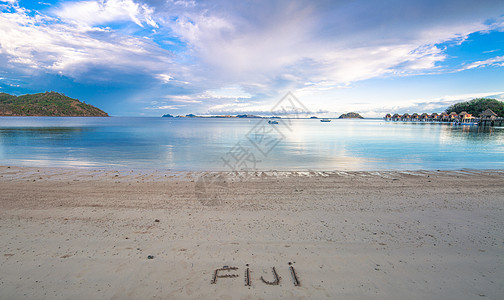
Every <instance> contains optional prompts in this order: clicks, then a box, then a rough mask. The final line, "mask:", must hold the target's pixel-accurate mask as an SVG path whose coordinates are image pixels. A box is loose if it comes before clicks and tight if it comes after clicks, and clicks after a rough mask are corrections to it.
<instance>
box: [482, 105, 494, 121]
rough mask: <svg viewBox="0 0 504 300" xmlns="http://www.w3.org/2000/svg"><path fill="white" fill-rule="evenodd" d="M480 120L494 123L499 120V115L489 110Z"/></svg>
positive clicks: (483, 113)
mask: <svg viewBox="0 0 504 300" xmlns="http://www.w3.org/2000/svg"><path fill="white" fill-rule="evenodd" d="M480 118H481V120H487V121H488V120H490V121H493V120H495V119H496V118H497V114H496V113H495V112H494V111H493V110H491V109H490V108H488V109H487V110H485V111H484V112H482V113H481V114H480Z"/></svg>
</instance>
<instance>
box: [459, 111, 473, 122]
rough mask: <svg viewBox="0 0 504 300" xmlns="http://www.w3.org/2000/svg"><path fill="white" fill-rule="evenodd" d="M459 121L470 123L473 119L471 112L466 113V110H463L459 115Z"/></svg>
mask: <svg viewBox="0 0 504 300" xmlns="http://www.w3.org/2000/svg"><path fill="white" fill-rule="evenodd" d="M459 121H460V122H462V123H471V122H472V121H474V117H473V116H472V114H468V113H467V112H465V111H463V112H461V113H460V115H459Z"/></svg>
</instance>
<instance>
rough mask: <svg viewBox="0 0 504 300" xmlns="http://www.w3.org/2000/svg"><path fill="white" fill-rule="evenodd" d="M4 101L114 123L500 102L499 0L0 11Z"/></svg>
mask: <svg viewBox="0 0 504 300" xmlns="http://www.w3.org/2000/svg"><path fill="white" fill-rule="evenodd" d="M0 11H1V14H0V92H5V93H11V94H16V95H20V94H26V93H37V92H44V91H49V90H53V91H58V92H62V93H64V94H66V95H68V96H70V97H73V98H78V99H80V100H84V101H86V102H87V103H91V104H93V105H96V106H98V107H99V108H102V109H103V110H105V111H107V112H108V113H109V114H111V115H114V116H161V115H163V114H166V113H170V114H174V115H178V114H187V113H196V114H228V113H229V114H238V113H243V112H252V113H257V114H266V113H267V112H268V111H269V110H270V109H271V108H272V107H273V106H274V104H275V103H276V102H277V101H278V100H280V99H281V98H282V96H283V95H284V94H285V93H287V92H288V91H291V92H293V93H294V95H296V96H297V98H298V99H299V100H300V101H301V102H303V104H304V105H305V106H306V107H308V108H309V109H310V110H311V111H313V112H317V114H318V115H320V116H329V117H330V116H338V115H339V114H341V113H344V112H348V111H357V112H360V113H361V114H362V115H364V116H367V117H378V116H382V115H384V114H385V113H387V112H392V113H394V112H398V113H404V112H410V113H411V112H424V111H425V112H440V111H442V110H444V109H445V108H446V107H447V106H448V105H450V104H452V103H455V102H459V101H465V100H469V99H472V98H475V97H493V98H497V99H500V100H504V1H502V0H497V1H493V0H479V1H467V0H453V1H440V0H437V1H430V0H422V1H415V0H411V1H404V0H400V1H387V0H383V1H370V0H360V1H359V0H356V1H348V0H345V1H338V0H332V1H231V0H220V1H211V0H210V1H190V0H162V1H161V0H84V1H62V0H59V1H58V0H45V1H37V0H30V1H27V0H19V1H18V0H9V1H0Z"/></svg>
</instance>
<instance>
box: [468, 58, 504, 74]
mask: <svg viewBox="0 0 504 300" xmlns="http://www.w3.org/2000/svg"><path fill="white" fill-rule="evenodd" d="M503 62H504V56H496V57H494V58H489V59H487V60H483V61H476V62H473V63H471V64H468V65H466V66H464V67H462V68H461V69H460V70H459V71H463V70H470V69H475V68H480V67H488V66H499V67H502V63H503Z"/></svg>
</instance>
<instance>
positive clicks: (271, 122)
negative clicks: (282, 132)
mask: <svg viewBox="0 0 504 300" xmlns="http://www.w3.org/2000/svg"><path fill="white" fill-rule="evenodd" d="M268 124H278V121H275V120H269V121H268Z"/></svg>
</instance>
